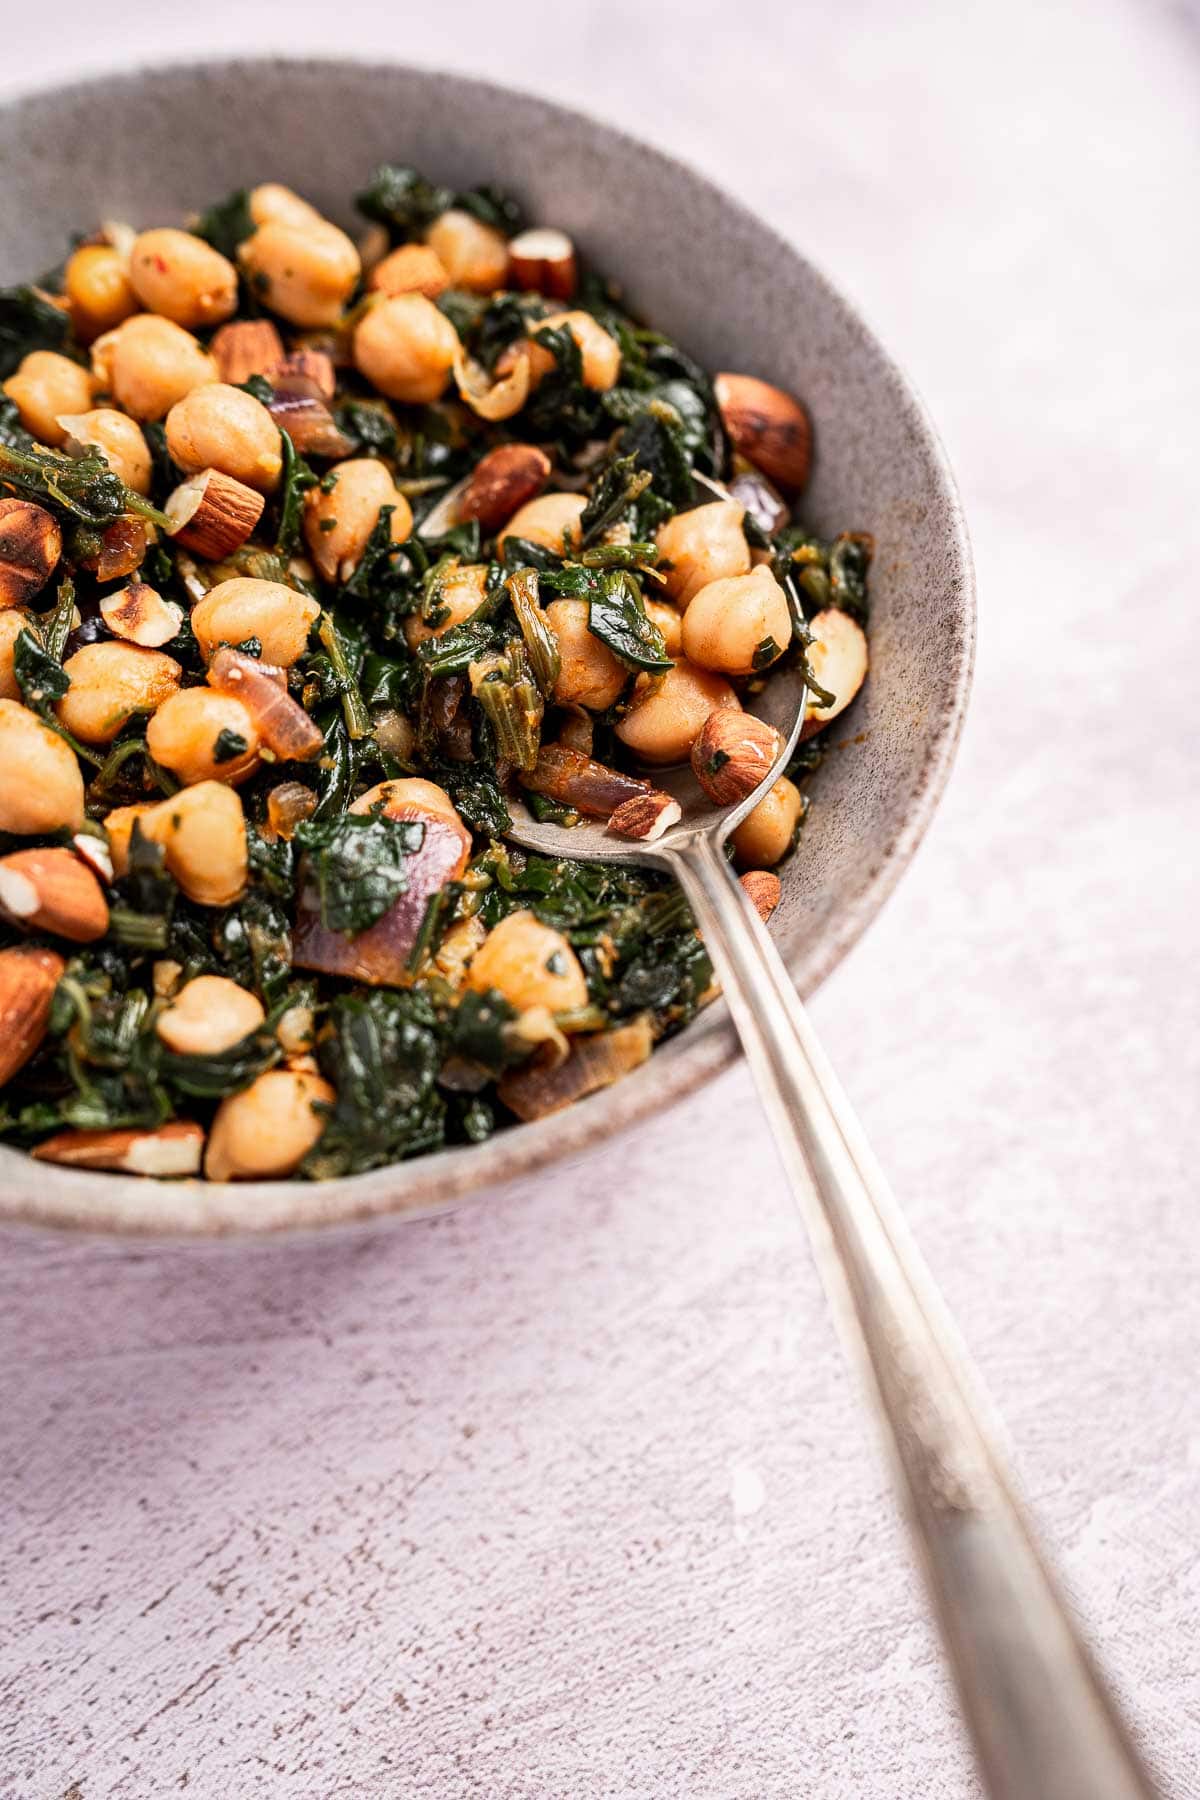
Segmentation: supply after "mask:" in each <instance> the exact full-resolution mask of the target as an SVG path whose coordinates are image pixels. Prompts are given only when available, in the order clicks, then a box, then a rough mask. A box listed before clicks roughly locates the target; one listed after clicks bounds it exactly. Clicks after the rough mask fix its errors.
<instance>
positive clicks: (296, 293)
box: [238, 217, 362, 329]
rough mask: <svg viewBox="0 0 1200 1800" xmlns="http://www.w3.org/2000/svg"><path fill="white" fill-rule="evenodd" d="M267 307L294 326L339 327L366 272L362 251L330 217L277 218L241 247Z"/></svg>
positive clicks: (242, 257) (247, 269) (249, 275)
mask: <svg viewBox="0 0 1200 1800" xmlns="http://www.w3.org/2000/svg"><path fill="white" fill-rule="evenodd" d="M238 261H239V262H240V263H241V265H242V268H243V270H244V271H245V274H246V277H247V279H248V281H249V283H250V286H251V287H252V288H253V290H254V292H255V294H256V295H257V297H258V298H259V300H261V301H262V303H263V305H264V306H267V307H269V308H270V309H271V311H272V312H273V313H278V314H279V316H280V318H282V319H287V320H288V322H289V323H290V324H292V325H301V326H305V327H307V328H309V329H312V328H314V327H316V326H319V325H336V324H337V321H338V320H339V318H340V317H341V315H342V308H343V307H344V306H345V304H346V302H347V301H348V300H349V298H350V296H351V294H352V293H353V292H354V289H355V287H356V285H357V283H358V278H359V275H360V274H361V272H362V265H361V263H360V261H359V256H358V251H357V250H356V249H355V247H354V245H353V244H352V243H351V241H350V239H349V238H348V237H347V236H346V234H345V232H344V231H339V230H338V227H337V226H336V225H331V224H330V223H329V221H328V219H322V218H320V217H314V218H312V219H283V218H278V217H276V218H271V219H268V220H267V222H266V224H264V225H260V226H259V227H258V230H257V231H256V232H255V233H254V235H253V236H252V237H249V238H247V239H246V241H245V243H244V244H242V245H240V246H239V248H238Z"/></svg>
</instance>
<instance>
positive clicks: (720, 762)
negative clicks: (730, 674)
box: [692, 708, 782, 806]
mask: <svg viewBox="0 0 1200 1800" xmlns="http://www.w3.org/2000/svg"><path fill="white" fill-rule="evenodd" d="M781 744H782V740H781V738H780V736H779V733H778V732H777V731H776V729H775V727H774V726H773V725H768V724H767V723H766V721H765V720H764V719H756V718H755V716H754V714H753V713H747V712H734V711H732V710H731V709H726V708H722V709H721V710H720V711H718V712H712V713H709V715H708V717H707V719H706V720H705V721H704V724H703V726H702V728H701V731H700V735H699V737H698V738H697V739H696V741H695V743H694V744H693V745H692V773H693V775H694V776H695V777H696V780H697V781H698V782H699V783H700V786H701V787H702V788H703V789H704V791H705V793H706V794H707V795H708V797H709V799H710V800H711V801H712V802H713V804H714V805H715V806H733V805H734V804H735V803H736V802H737V801H738V800H744V799H745V798H746V795H747V794H752V793H753V792H754V790H755V788H756V787H757V786H758V784H759V782H760V781H762V779H763V778H764V776H765V775H766V774H767V773H768V772H769V770H770V769H771V767H772V766H773V764H774V762H775V759H776V757H777V756H778V755H779V751H780V748H781Z"/></svg>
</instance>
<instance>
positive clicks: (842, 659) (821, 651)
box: [800, 606, 867, 741]
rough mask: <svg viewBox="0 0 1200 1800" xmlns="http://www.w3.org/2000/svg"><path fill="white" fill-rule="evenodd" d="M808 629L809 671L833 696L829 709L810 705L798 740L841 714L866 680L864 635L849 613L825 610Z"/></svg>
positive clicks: (812, 620) (809, 623)
mask: <svg viewBox="0 0 1200 1800" xmlns="http://www.w3.org/2000/svg"><path fill="white" fill-rule="evenodd" d="M808 629H809V630H810V631H811V632H812V634H813V636H814V637H815V638H816V640H817V641H816V643H815V644H810V645H809V647H808V660H809V663H810V665H811V667H812V672H813V674H814V675H815V676H816V678H817V680H818V681H819V682H820V684H821V686H822V687H823V688H828V690H829V692H830V693H831V694H832V695H833V696H834V701H833V705H832V706H810V707H809V709H808V716H807V718H806V719H805V721H804V729H803V730H802V731H801V733H800V737H801V740H802V741H803V739H805V738H810V737H815V736H816V734H817V732H818V731H820V730H821V728H822V727H823V726H825V725H828V723H829V721H830V719H836V718H837V716H838V714H839V713H843V712H845V710H846V708H847V707H848V706H849V704H850V702H851V701H852V700H853V698H854V696H855V695H856V694H857V692H858V690H859V688H860V687H861V686H862V684H863V682H864V681H865V680H866V679H867V634H866V632H865V631H864V630H863V628H862V626H861V625H860V624H858V622H857V621H856V620H854V619H852V618H851V617H850V614H849V613H846V612H841V611H839V610H838V609H837V608H836V607H833V606H830V607H827V608H826V610H825V611H824V612H821V613H818V614H817V616H816V618H815V619H810V620H809V622H808Z"/></svg>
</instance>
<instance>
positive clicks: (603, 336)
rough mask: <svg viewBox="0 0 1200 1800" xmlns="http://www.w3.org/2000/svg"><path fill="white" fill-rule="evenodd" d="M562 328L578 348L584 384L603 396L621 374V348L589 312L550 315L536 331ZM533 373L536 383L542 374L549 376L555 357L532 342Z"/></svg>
mask: <svg viewBox="0 0 1200 1800" xmlns="http://www.w3.org/2000/svg"><path fill="white" fill-rule="evenodd" d="M563 326H565V327H566V329H567V330H568V331H569V332H570V334H571V336H572V337H573V338H574V339H575V342H576V343H577V344H578V346H579V354H580V358H581V360H582V363H583V385H584V387H587V388H594V389H596V390H597V392H599V393H605V392H607V390H608V389H609V388H611V387H615V386H616V385H617V377H618V375H619V374H620V372H621V346H620V344H618V342H617V340H616V338H614V337H610V335H609V333H608V332H607V331H605V329H604V327H603V325H599V324H597V322H596V320H595V319H593V317H592V315H591V313H587V312H563V313H552V314H551V316H550V317H549V318H548V319H541V320H539V322H538V324H537V325H536V326H534V328H533V329H534V330H535V331H545V330H547V329H550V330H560V329H561V328H562V327H563ZM531 354H532V358H533V366H532V374H533V379H534V381H535V382H537V381H540V380H541V378H542V376H543V375H548V374H549V373H550V370H551V369H552V368H553V367H554V357H553V356H552V355H551V353H550V351H549V350H547V349H546V347H545V345H544V344H539V343H537V342H534V344H533V348H532V352H531Z"/></svg>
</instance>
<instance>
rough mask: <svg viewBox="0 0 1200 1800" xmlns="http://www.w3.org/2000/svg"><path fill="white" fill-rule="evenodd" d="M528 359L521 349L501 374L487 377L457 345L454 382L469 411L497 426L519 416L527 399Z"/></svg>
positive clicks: (477, 364) (480, 367)
mask: <svg viewBox="0 0 1200 1800" xmlns="http://www.w3.org/2000/svg"><path fill="white" fill-rule="evenodd" d="M530 369H531V360H530V356H529V353H528V351H527V350H524V349H522V350H520V351H519V352H518V354H517V355H516V356H514V357H513V359H512V362H511V365H510V366H509V367H507V368H506V369H505V371H504V373H503V374H500V372H499V369H498V368H497V373H496V375H495V376H491V375H489V374H488V372H487V370H486V369H485V368H484V367H483V365H482V363H477V362H475V361H474V360H473V358H471V357H469V356H468V355H467V353H466V351H465V350H464V349H463V347H462V345H461V344H459V345H458V346H457V348H456V349H455V352H454V381H455V385H456V386H457V388H458V391H459V394H460V395H461V397H462V398H463V399H464V400H465V401H466V403H467V405H468V406H469V407H470V408H471V411H472V412H474V413H478V415H479V417H480V418H481V419H487V420H488V422H489V423H490V424H496V423H497V422H498V421H500V420H501V419H511V418H512V416H513V414H514V413H519V412H520V410H521V408H522V407H523V406H524V404H525V402H526V400H528V398H529V386H530V378H531V377H530Z"/></svg>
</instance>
